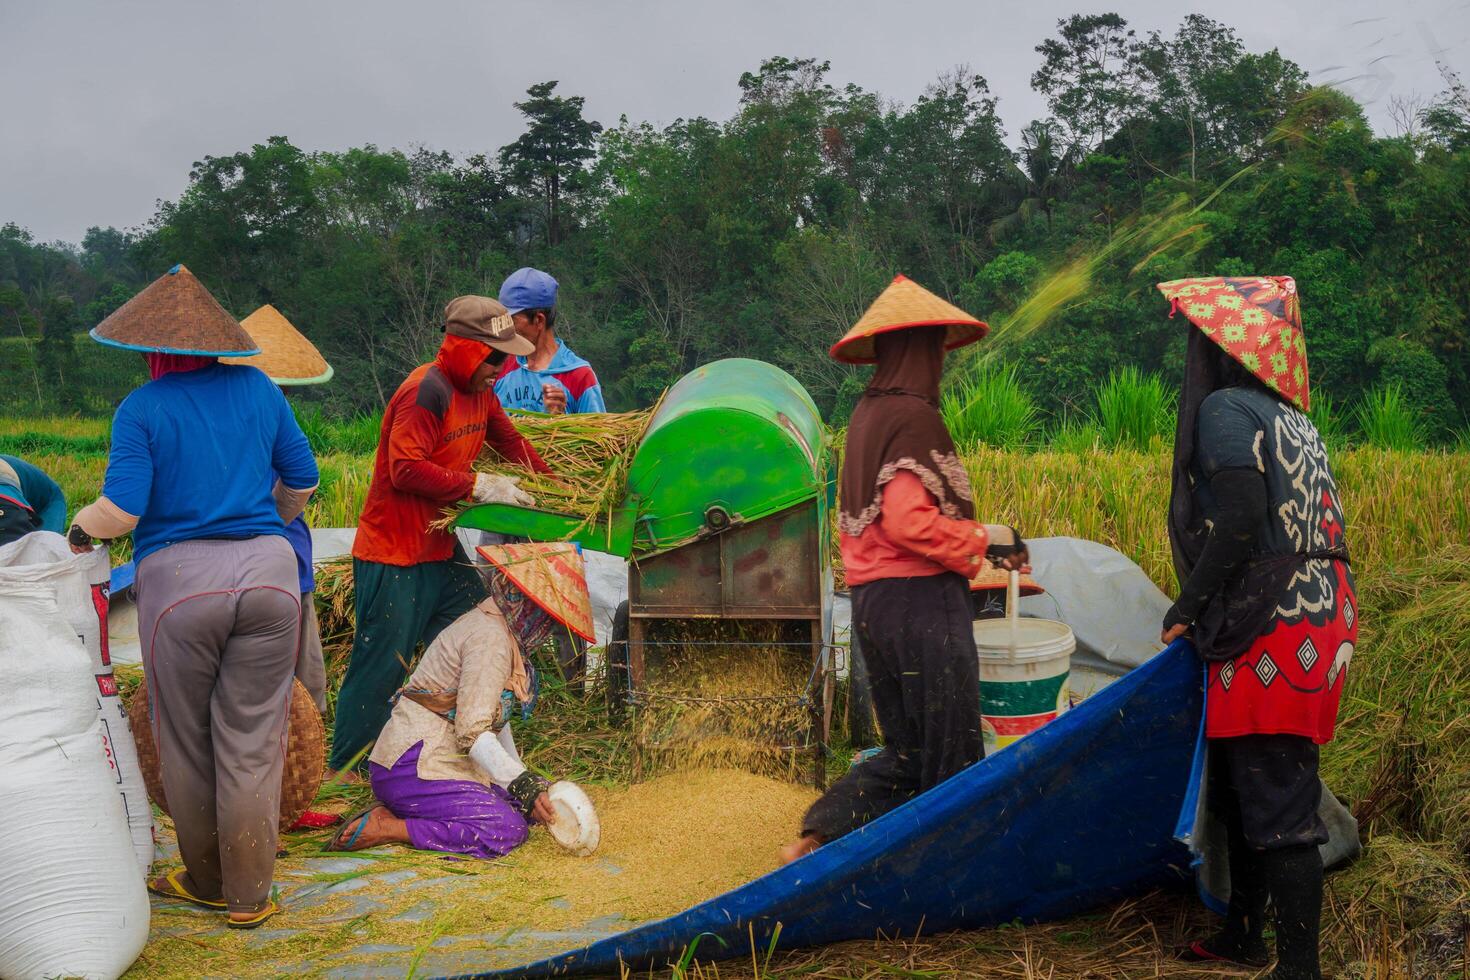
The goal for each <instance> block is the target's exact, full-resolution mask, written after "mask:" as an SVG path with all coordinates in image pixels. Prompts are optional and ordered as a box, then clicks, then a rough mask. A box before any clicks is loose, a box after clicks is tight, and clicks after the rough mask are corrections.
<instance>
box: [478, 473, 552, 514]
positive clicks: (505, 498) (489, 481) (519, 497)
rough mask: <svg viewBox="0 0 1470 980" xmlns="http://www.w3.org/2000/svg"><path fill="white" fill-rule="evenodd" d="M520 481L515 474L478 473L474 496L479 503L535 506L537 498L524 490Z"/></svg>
mask: <svg viewBox="0 0 1470 980" xmlns="http://www.w3.org/2000/svg"><path fill="white" fill-rule="evenodd" d="M520 482H521V481H520V479H519V478H518V477H514V476H502V475H501V474H499V473H476V474H475V489H474V491H473V493H472V496H473V497H474V498H475V502H476V503H479V504H510V505H512V506H514V507H535V506H536V498H535V497H533V496H531V495H530V494H529V493H527V492H526V491H524V490H522V489H521V487H520Z"/></svg>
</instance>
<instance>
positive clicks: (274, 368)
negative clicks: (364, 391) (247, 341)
mask: <svg viewBox="0 0 1470 980" xmlns="http://www.w3.org/2000/svg"><path fill="white" fill-rule="evenodd" d="M240 326H242V327H244V328H245V330H246V331H247V332H248V333H249V334H250V336H251V338H252V339H254V341H255V343H256V345H257V346H258V347H259V348H260V353H259V354H256V355H255V356H254V357H222V358H220V361H221V363H224V364H245V365H248V366H250V367H255V368H260V369H261V370H262V371H264V372H265V376H266V377H268V378H270V379H271V380H272V381H274V382H275V383H276V384H278V385H317V384H322V383H323V382H326V381H330V380H332V365H330V364H328V363H327V359H326V358H325V357H322V352H321V351H319V350H317V349H316V345H315V344H313V343H312V342H311V341H309V340H307V339H306V336H305V335H304V334H303V333H302V332H301V331H300V330H297V329H296V327H295V326H293V325H292V323H291V321H290V320H287V319H286V318H285V316H283V315H282V314H281V311H280V310H278V309H276V308H275V307H274V306H271V305H270V304H269V303H267V304H266V305H265V306H262V307H261V308H260V309H258V310H256V311H255V312H254V313H252V314H250V315H249V316H247V317H246V318H245V319H243V320H241V321H240Z"/></svg>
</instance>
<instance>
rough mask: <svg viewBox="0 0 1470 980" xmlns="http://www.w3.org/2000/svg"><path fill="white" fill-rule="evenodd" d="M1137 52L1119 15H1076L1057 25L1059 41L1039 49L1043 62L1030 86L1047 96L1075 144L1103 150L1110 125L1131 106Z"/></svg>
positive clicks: (1134, 38)
mask: <svg viewBox="0 0 1470 980" xmlns="http://www.w3.org/2000/svg"><path fill="white" fill-rule="evenodd" d="M1137 47H1138V42H1137V39H1136V36H1135V35H1134V32H1133V31H1132V30H1130V29H1129V27H1128V22H1127V21H1126V20H1124V19H1123V18H1122V17H1120V16H1119V15H1118V14H1115V13H1106V14H1089V15H1083V14H1073V15H1072V16H1071V17H1068V18H1066V19H1065V20H1059V21H1057V36H1056V37H1052V38H1047V39H1046V40H1045V41H1042V42H1041V43H1040V44H1038V45H1037V46H1036V51H1037V53H1038V54H1040V55H1041V57H1042V62H1041V67H1040V68H1038V69H1037V70H1036V73H1035V74H1034V75H1032V76H1031V87H1032V88H1034V89H1036V90H1037V91H1038V92H1040V93H1042V94H1043V95H1045V96H1046V97H1047V101H1048V103H1049V104H1050V106H1051V112H1052V115H1054V116H1056V117H1057V118H1058V119H1060V120H1061V121H1062V122H1064V123H1065V124H1066V125H1067V127H1068V129H1069V130H1070V132H1071V136H1072V139H1073V140H1074V141H1075V142H1077V143H1080V144H1082V145H1084V146H1087V147H1089V148H1091V147H1101V146H1102V145H1103V143H1105V142H1106V141H1107V138H1108V130H1109V124H1110V121H1112V120H1114V119H1116V118H1118V117H1119V116H1121V115H1122V114H1124V113H1125V112H1127V111H1128V110H1129V109H1130V108H1131V107H1132V105H1133V103H1134V101H1135V96H1136V90H1137V80H1136V75H1135V70H1134V55H1135V52H1136V50H1137Z"/></svg>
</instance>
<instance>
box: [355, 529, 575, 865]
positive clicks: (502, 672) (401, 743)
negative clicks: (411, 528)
mask: <svg viewBox="0 0 1470 980" xmlns="http://www.w3.org/2000/svg"><path fill="white" fill-rule="evenodd" d="M479 551H480V554H481V556H483V557H484V558H485V559H486V561H488V562H490V565H489V566H487V567H486V569H485V570H484V571H485V577H486V581H487V584H488V586H489V591H490V596H489V598H487V599H485V600H484V601H482V602H480V603H479V604H478V605H477V606H475V607H474V608H473V609H471V610H470V611H469V612H467V613H465V614H464V615H463V616H461V617H460V618H459V619H457V620H455V621H454V622H453V623H452V624H450V625H449V626H448V627H446V628H445V629H444V630H443V632H441V633H440V634H439V636H438V637H437V638H436V639H435V640H434V642H433V643H431V644H430V645H429V648H428V649H427V650H425V651H424V656H423V659H422V660H420V661H419V665H418V667H417V668H416V669H415V670H414V672H413V673H412V675H410V676H409V678H408V682H407V683H406V684H405V685H404V686H403V687H402V688H401V689H399V691H398V693H397V694H396V695H394V702H395V703H394V707H393V714H392V716H391V717H390V718H389V719H388V724H387V725H385V726H384V727H383V731H382V733H381V734H380V735H379V736H378V740H377V743H376V744H375V745H374V747H373V751H372V754H371V755H370V756H369V757H368V771H369V774H370V776H371V779H372V787H373V794H374V795H375V796H376V797H377V798H378V800H379V805H377V806H374V807H372V808H371V809H369V810H366V811H364V812H362V813H360V814H358V815H357V816H355V817H353V818H352V819H350V820H348V821H347V822H346V824H344V825H343V827H342V830H341V832H340V833H338V834H337V836H336V837H335V838H333V840H332V842H331V843H330V844H329V845H328V849H329V850H339V851H357V850H362V849H363V848H368V847H376V846H378V845H381V844H395V843H406V844H411V845H412V846H414V847H416V848H418V849H420V850H428V851H449V852H453V853H456V854H469V855H473V856H475V857H482V858H496V857H502V856H504V855H506V854H508V853H510V852H511V851H512V850H514V849H515V848H516V847H519V846H520V845H521V844H523V843H525V841H526V838H527V836H528V835H529V833H530V826H531V825H532V824H535V823H542V824H549V823H551V822H552V821H553V820H554V819H555V814H554V810H553V807H552V805H551V802H550V800H549V799H548V798H547V795H546V790H547V788H548V786H549V784H548V782H547V780H546V779H545V778H544V777H542V776H540V775H538V774H536V773H534V772H532V771H531V770H530V769H528V768H527V767H526V764H525V763H524V762H522V761H521V757H520V754H519V753H518V752H517V751H516V746H515V742H514V741H513V740H512V738H511V732H510V725H509V720H510V719H509V714H508V708H509V706H510V705H509V704H508V700H509V699H505V698H503V697H502V695H503V693H504V692H510V693H511V694H512V695H514V697H515V698H516V699H517V700H519V701H520V702H521V703H522V704H525V703H528V702H529V701H530V700H531V697H532V685H531V677H530V672H529V671H528V669H527V667H526V661H525V658H524V657H523V655H522V651H530V650H534V649H536V648H537V647H539V646H540V645H541V644H542V643H543V642H545V640H546V639H547V638H548V637H549V636H550V635H551V633H552V631H553V630H554V629H558V628H566V629H569V630H571V631H573V632H575V633H578V634H579V635H581V636H583V637H584V638H585V639H588V640H590V639H591V638H592V610H591V602H590V600H589V598H588V595H587V579H586V575H585V573H584V571H583V564H582V556H581V555H580V554H579V553H578V551H577V550H576V547H575V546H574V545H570V544H519V545H497V546H486V547H482V548H480V549H479Z"/></svg>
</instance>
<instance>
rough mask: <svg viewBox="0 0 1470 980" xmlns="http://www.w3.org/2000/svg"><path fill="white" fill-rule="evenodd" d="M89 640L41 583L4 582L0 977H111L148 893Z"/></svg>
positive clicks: (137, 937)
mask: <svg viewBox="0 0 1470 980" xmlns="http://www.w3.org/2000/svg"><path fill="white" fill-rule="evenodd" d="M90 668H91V664H90V661H89V658H88V655H87V651H86V650H85V649H83V647H82V644H81V642H80V641H79V640H78V639H77V638H76V636H75V635H74V634H73V633H72V631H71V628H70V627H69V626H67V625H66V620H65V617H64V616H63V614H62V612H61V609H60V608H59V607H58V606H57V604H56V602H55V599H54V597H53V591H52V589H51V588H50V586H49V585H48V584H46V583H32V584H17V583H7V584H6V585H5V586H4V587H0V677H4V678H5V681H6V691H5V695H4V696H3V697H0V813H3V814H4V815H5V832H4V833H3V834H0V977H4V978H6V980H32V978H36V980H40V978H43V977H88V978H114V977H118V976H121V975H122V973H123V971H125V970H126V969H127V968H128V967H129V966H131V965H132V963H133V961H134V960H135V959H137V957H138V954H139V953H140V952H141V951H142V949H143V945H144V943H146V942H147V941H148V894H147V892H146V891H145V889H144V884H143V876H142V875H140V874H139V873H138V865H137V861H136V860H135V858H134V855H133V848H132V841H131V839H130V836H129V832H128V819H127V813H126V812H125V810H124V809H123V801H122V797H121V796H119V795H118V793H117V791H116V790H115V789H114V787H113V783H112V779H111V775H110V771H109V769H108V764H107V759H106V758H105V756H104V755H103V749H102V735H101V731H100V722H99V721H98V718H97V707H96V697H95V693H96V687H95V685H94V684H93V681H92V676H93V675H92V673H91V669H90Z"/></svg>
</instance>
